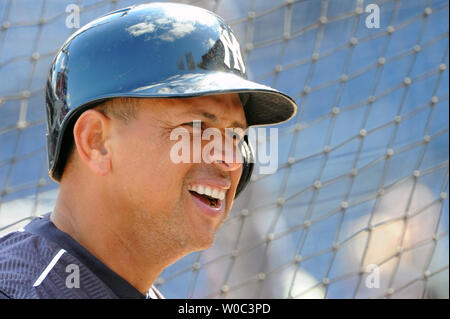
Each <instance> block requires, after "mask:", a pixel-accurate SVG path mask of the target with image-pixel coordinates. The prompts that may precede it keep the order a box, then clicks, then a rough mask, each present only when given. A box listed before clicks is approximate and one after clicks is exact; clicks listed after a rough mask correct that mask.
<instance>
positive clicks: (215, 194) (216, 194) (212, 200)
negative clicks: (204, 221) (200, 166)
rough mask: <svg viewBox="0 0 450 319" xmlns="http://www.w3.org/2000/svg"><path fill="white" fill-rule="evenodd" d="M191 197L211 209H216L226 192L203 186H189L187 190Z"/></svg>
mask: <svg viewBox="0 0 450 319" xmlns="http://www.w3.org/2000/svg"><path fill="white" fill-rule="evenodd" d="M188 190H189V192H190V193H191V194H192V196H194V197H196V198H198V199H199V200H200V201H202V202H203V203H205V204H207V205H209V206H210V207H213V208H218V207H220V206H221V205H220V204H221V201H223V200H224V199H225V196H226V190H224V189H220V188H215V187H211V186H203V185H191V186H189V188H188Z"/></svg>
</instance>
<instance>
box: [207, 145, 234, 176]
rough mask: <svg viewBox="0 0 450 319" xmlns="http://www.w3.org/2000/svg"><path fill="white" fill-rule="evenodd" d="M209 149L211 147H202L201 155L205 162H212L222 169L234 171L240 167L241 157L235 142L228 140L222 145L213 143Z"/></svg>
mask: <svg viewBox="0 0 450 319" xmlns="http://www.w3.org/2000/svg"><path fill="white" fill-rule="evenodd" d="M223 142H225V141H223ZM209 150H211V149H210V148H209V149H204V154H203V155H204V156H203V157H204V161H205V162H206V163H208V164H209V163H211V164H214V165H216V166H217V167H219V168H220V169H221V170H223V171H235V170H238V169H241V167H242V162H243V158H242V153H241V151H240V148H239V146H237V145H236V142H234V141H232V140H228V141H226V142H225V143H224V144H222V145H219V143H215V144H214V148H213V149H212V150H211V152H210V151H209Z"/></svg>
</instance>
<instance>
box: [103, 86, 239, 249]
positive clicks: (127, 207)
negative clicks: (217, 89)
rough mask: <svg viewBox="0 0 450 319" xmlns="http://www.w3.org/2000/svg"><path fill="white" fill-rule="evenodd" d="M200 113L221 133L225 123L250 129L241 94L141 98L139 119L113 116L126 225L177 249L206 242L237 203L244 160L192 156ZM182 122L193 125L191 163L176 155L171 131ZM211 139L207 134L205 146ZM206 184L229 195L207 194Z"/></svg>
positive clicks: (117, 185) (113, 189)
mask: <svg viewBox="0 0 450 319" xmlns="http://www.w3.org/2000/svg"><path fill="white" fill-rule="evenodd" d="M198 120H200V121H201V124H202V130H205V129H207V128H216V129H218V131H220V132H221V134H222V136H224V135H225V129H226V128H235V127H238V126H241V127H242V128H243V129H244V130H245V128H246V125H247V123H246V120H245V114H244V110H243V107H242V105H241V102H240V100H239V97H238V95H237V94H227V95H217V96H209V97H198V98H183V99H180V98H176V99H139V111H138V116H137V119H136V120H132V121H131V122H129V123H126V124H125V123H121V122H120V121H117V120H114V119H111V123H112V126H111V127H112V129H111V136H110V140H109V143H110V147H111V150H112V157H111V158H112V169H111V174H109V176H108V178H109V179H110V180H108V183H107V187H108V193H109V194H110V195H111V196H110V197H111V200H112V202H111V204H112V205H113V207H114V208H115V209H117V212H116V214H115V215H114V216H115V218H119V219H120V220H121V222H120V224H121V225H123V229H122V231H123V232H125V233H128V234H127V236H128V237H130V236H132V237H134V239H135V241H139V243H140V244H143V245H145V242H146V240H154V239H155V238H158V239H160V240H161V241H164V243H168V244H169V245H173V248H174V249H179V248H180V247H181V248H182V249H183V250H185V251H193V250H198V249H204V248H207V247H209V246H210V245H211V244H212V242H213V240H214V236H215V233H216V231H217V230H218V228H219V227H220V225H221V224H222V223H223V222H224V220H225V219H226V217H227V215H228V213H229V211H230V209H231V206H232V204H233V199H234V195H235V192H236V187H237V185H238V182H239V179H240V176H241V173H242V164H241V163H238V162H236V161H231V162H230V161H228V162H227V161H226V160H227V159H226V158H225V156H224V154H222V153H219V154H217V153H216V154H215V155H213V156H211V157H210V158H209V160H210V161H212V162H210V163H207V162H205V161H204V159H205V158H202V159H201V161H200V162H196V163H195V162H193V160H192V159H193V154H192V153H193V151H194V150H193V142H192V141H193V135H194V134H197V133H198V131H195V128H194V127H193V121H198ZM177 128H182V129H184V130H185V131H186V132H189V136H190V142H189V144H190V146H191V149H190V151H191V156H190V158H191V160H190V161H189V162H188V163H175V162H174V161H173V160H172V159H171V156H170V154H171V149H172V148H173V147H174V145H175V144H176V143H178V142H179V141H178V140H171V138H170V136H171V133H172V132H173V130H175V129H177ZM226 139H227V138H226V137H224V138H223V140H222V142H223V145H224V144H225V140H226ZM208 143H209V141H201V148H202V149H204V148H205V145H206V144H208ZM223 153H225V152H223ZM222 155H223V156H222ZM207 188H210V192H211V193H212V194H213V195H214V193H215V195H216V197H221V196H223V195H225V198H223V200H217V201H212V202H209V201H208V200H206V199H205V197H204V196H200V194H199V193H201V192H202V190H203V192H206V191H207ZM196 191H197V192H196ZM149 236H152V237H153V238H151V239H150V238H149Z"/></svg>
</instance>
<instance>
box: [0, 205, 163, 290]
mask: <svg viewBox="0 0 450 319" xmlns="http://www.w3.org/2000/svg"><path fill="white" fill-rule="evenodd" d="M1 298H13V299H16V298H52V299H53V298H57V299H65V298H83V299H91V298H96V299H117V298H121V299H122V298H123V299H145V298H151V299H161V298H163V296H162V295H161V293H160V292H159V291H158V290H157V289H156V288H155V287H151V289H150V290H149V292H148V293H147V294H146V295H144V294H142V293H141V292H140V291H138V290H137V289H136V288H134V287H133V286H132V285H131V284H130V283H128V282H127V281H126V280H125V279H123V278H122V277H120V276H119V275H118V274H116V273H115V272H114V271H112V270H111V269H110V268H108V267H107V266H106V265H105V264H104V263H102V262H101V261H100V260H99V259H98V258H96V257H95V256H93V255H92V254H91V253H90V252H89V251H87V250H86V249H85V248H84V247H82V246H81V245H80V244H79V243H78V242H76V241H75V240H74V239H73V238H72V237H70V236H69V235H68V234H66V233H64V232H62V231H60V230H59V229H58V228H56V226H55V225H54V224H53V223H52V222H51V221H50V214H47V215H45V216H43V217H37V218H35V219H33V220H32V221H31V222H30V223H29V224H28V225H27V226H26V227H25V228H24V229H23V230H20V231H16V232H12V233H9V234H7V235H5V236H3V237H1V238H0V299H1Z"/></svg>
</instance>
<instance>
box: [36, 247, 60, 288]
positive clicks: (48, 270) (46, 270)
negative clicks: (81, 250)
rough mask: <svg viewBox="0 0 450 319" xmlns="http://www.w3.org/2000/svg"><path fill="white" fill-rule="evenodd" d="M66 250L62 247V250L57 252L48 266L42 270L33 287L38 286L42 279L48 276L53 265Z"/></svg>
mask: <svg viewBox="0 0 450 319" xmlns="http://www.w3.org/2000/svg"><path fill="white" fill-rule="evenodd" d="M65 252H66V251H65V250H64V249H61V250H60V251H58V253H57V254H56V256H55V257H53V259H52V261H51V262H50V263H49V264H48V266H47V267H46V268H45V269H44V271H43V272H42V274H41V275H40V276H39V278H38V279H37V280H36V281H35V283H34V284H33V287H37V286H39V285H40V284H41V283H42V281H44V279H45V277H47V275H48V273H49V272H50V270H52V269H53V267H54V266H55V265H56V263H57V262H58V260H59V258H61V256H62V254H64V253H65Z"/></svg>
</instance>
